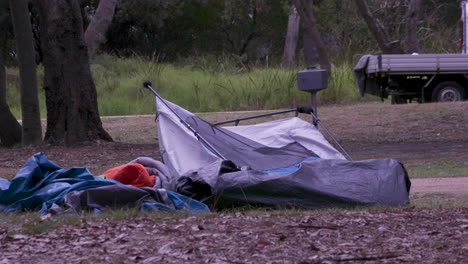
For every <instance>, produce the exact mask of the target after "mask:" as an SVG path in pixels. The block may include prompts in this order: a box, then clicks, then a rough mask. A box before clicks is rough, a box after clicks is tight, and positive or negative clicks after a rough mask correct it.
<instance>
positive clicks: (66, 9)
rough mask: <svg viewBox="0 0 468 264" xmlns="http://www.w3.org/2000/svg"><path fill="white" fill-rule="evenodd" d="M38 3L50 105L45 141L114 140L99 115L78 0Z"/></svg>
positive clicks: (70, 143) (83, 141)
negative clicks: (103, 125)
mask: <svg viewBox="0 0 468 264" xmlns="http://www.w3.org/2000/svg"><path fill="white" fill-rule="evenodd" d="M38 3H39V10H40V15H41V19H40V20H41V24H40V28H41V40H42V41H41V44H42V51H43V56H44V57H43V63H44V73H45V76H44V89H45V96H46V105H47V131H46V135H45V141H46V142H48V143H51V144H63V143H64V144H66V145H68V146H71V145H79V144H83V143H89V142H92V141H95V140H99V139H101V140H107V141H112V138H111V137H110V135H109V134H108V133H107V132H106V131H105V130H104V129H103V127H102V123H101V119H100V117H99V112H98V105H97V94H96V86H95V84H94V81H93V79H92V76H91V70H90V67H89V57H88V50H87V47H86V45H85V43H84V40H83V27H82V25H83V24H82V23H83V22H82V17H81V12H80V6H79V2H78V0H47V1H45V0H44V1H39V2H38Z"/></svg>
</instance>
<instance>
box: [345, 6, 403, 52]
mask: <svg viewBox="0 0 468 264" xmlns="http://www.w3.org/2000/svg"><path fill="white" fill-rule="evenodd" d="M354 3H355V4H356V6H357V8H358V11H359V13H360V15H361V17H362V18H363V19H364V21H365V22H366V24H367V27H368V28H369V31H370V32H371V34H372V35H373V36H374V38H375V40H376V41H377V43H378V45H379V47H380V49H381V50H382V52H383V53H387V54H401V53H403V49H402V48H401V44H400V42H399V41H392V40H391V39H390V35H389V34H388V32H387V30H386V29H385V27H384V25H383V24H382V22H380V20H379V19H377V18H375V17H374V16H373V15H372V13H371V11H370V9H369V6H368V5H367V3H366V1H365V0H354Z"/></svg>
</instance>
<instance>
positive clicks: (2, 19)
mask: <svg viewBox="0 0 468 264" xmlns="http://www.w3.org/2000/svg"><path fill="white" fill-rule="evenodd" d="M8 19H10V15H9V14H8V0H0V39H1V40H2V43H0V127H1V129H0V144H1V145H2V146H5V147H13V146H14V145H18V144H21V135H22V132H21V125H20V124H19V123H18V120H16V118H15V117H14V116H13V114H12V113H11V111H10V107H9V106H8V104H7V100H6V71H5V67H4V63H3V54H4V52H5V51H4V47H5V43H4V42H5V41H6V39H7V38H6V28H5V26H6V24H7V20H8Z"/></svg>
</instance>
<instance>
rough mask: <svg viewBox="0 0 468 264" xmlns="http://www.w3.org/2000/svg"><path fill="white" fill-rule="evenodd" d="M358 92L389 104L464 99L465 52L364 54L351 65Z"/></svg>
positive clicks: (466, 81) (466, 91) (467, 87)
mask: <svg viewBox="0 0 468 264" xmlns="http://www.w3.org/2000/svg"><path fill="white" fill-rule="evenodd" d="M354 74H355V77H356V80H357V84H358V88H359V91H360V93H361V95H364V94H366V93H367V94H372V95H376V96H380V97H381V98H382V100H383V99H384V98H388V96H391V99H392V103H394V104H400V103H407V102H412V101H416V102H420V103H424V102H455V101H462V100H465V99H467V95H468V54H413V55H411V54H391V55H385V54H382V55H364V56H362V57H361V58H360V60H359V62H358V63H357V64H356V66H355V68H354Z"/></svg>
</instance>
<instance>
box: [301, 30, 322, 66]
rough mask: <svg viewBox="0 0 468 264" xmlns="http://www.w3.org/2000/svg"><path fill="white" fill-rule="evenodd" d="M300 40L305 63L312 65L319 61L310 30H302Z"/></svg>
mask: <svg viewBox="0 0 468 264" xmlns="http://www.w3.org/2000/svg"><path fill="white" fill-rule="evenodd" d="M302 42H303V43H304V44H303V45H304V59H305V62H306V63H307V65H309V66H312V65H316V64H318V63H319V57H318V54H317V48H316V47H315V42H314V40H313V38H312V36H311V35H310V31H308V30H304V34H302Z"/></svg>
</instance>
